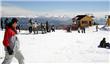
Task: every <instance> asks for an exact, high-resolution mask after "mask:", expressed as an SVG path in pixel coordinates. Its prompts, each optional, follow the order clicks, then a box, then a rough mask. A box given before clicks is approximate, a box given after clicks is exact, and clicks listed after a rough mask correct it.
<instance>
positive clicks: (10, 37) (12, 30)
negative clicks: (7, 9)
mask: <svg viewBox="0 0 110 64" xmlns="http://www.w3.org/2000/svg"><path fill="white" fill-rule="evenodd" d="M17 21H18V20H17V19H16V18H12V20H11V21H7V25H6V30H5V35H4V40H3V45H4V48H5V59H4V61H3V62H2V64H10V63H11V61H12V58H13V57H15V58H16V59H17V60H18V62H19V64H24V57H23V55H22V54H21V52H20V51H19V40H18V38H17V36H16V34H17V31H16V26H17Z"/></svg>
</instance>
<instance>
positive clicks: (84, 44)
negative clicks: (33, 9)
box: [0, 26, 110, 64]
mask: <svg viewBox="0 0 110 64" xmlns="http://www.w3.org/2000/svg"><path fill="white" fill-rule="evenodd" d="M3 34H4V31H0V56H1V57H3V58H4V55H5V53H4V49H3V45H2V40H3ZM109 35H110V32H109V31H98V32H95V26H93V27H89V28H87V29H86V33H85V34H82V33H78V32H77V31H72V32H71V33H67V32H66V31H64V30H56V32H53V33H47V34H38V35H37V34H36V35H34V34H28V32H27V31H22V32H21V33H20V34H18V35H17V36H18V38H19V40H20V44H21V45H20V47H21V48H20V50H21V52H22V53H23V55H24V57H25V64H37V63H44V64H45V63H50V64H51V63H67V64H68V63H81V64H82V63H84V64H85V63H104V64H109V63H110V56H109V55H110V49H104V48H97V46H98V45H99V43H100V41H101V40H102V38H103V37H106V40H107V42H110V39H109V38H110V36H109ZM2 61H3V59H0V63H1V62H2ZM12 64H17V60H16V59H15V58H14V59H13V61H12Z"/></svg>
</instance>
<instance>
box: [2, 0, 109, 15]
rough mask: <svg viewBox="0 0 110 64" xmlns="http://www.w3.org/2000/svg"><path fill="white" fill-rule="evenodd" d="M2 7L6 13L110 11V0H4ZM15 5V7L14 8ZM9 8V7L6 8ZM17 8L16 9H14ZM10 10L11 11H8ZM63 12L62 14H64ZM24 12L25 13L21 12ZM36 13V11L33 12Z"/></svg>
mask: <svg viewBox="0 0 110 64" xmlns="http://www.w3.org/2000/svg"><path fill="white" fill-rule="evenodd" d="M1 4H2V5H1V7H2V10H3V12H4V13H5V12H6V13H12V14H13V13H14V12H15V14H17V13H21V12H22V11H23V12H24V10H25V11H28V13H29V14H30V15H32V14H31V13H30V12H35V13H36V14H37V13H43V12H48V13H51V12H53V13H58V12H59V14H60V13H62V12H63V13H69V14H72V13H70V12H74V13H75V12H81V13H83V12H107V13H109V11H110V1H109V0H89V1H88V0H69V1H68V0H59V1H58V0H53V1H50V0H40V1H39V0H36V1H35V0H28V1H26V0H22V1H18V0H14V1H13V0H2V1H1ZM12 7H13V8H12ZM6 8H7V9H6ZM15 9H16V11H18V12H16V11H14V10H15ZM7 10H8V11H10V12H7ZM19 11H21V12H19ZM63 13H62V14H63ZM21 14H23V13H21ZM33 14H34V13H33Z"/></svg>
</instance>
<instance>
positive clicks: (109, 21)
mask: <svg viewBox="0 0 110 64" xmlns="http://www.w3.org/2000/svg"><path fill="white" fill-rule="evenodd" d="M106 24H107V26H110V15H108V17H107V22H106Z"/></svg>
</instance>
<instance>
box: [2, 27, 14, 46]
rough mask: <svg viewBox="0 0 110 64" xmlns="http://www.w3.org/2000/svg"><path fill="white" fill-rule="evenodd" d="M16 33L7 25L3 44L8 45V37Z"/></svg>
mask: <svg viewBox="0 0 110 64" xmlns="http://www.w3.org/2000/svg"><path fill="white" fill-rule="evenodd" d="M15 34H16V33H15V32H14V31H13V30H12V29H11V28H9V27H7V29H6V30H5V35H4V40H3V44H4V46H5V47H7V46H9V45H10V42H9V39H10V38H11V37H12V36H14V35H15Z"/></svg>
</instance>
